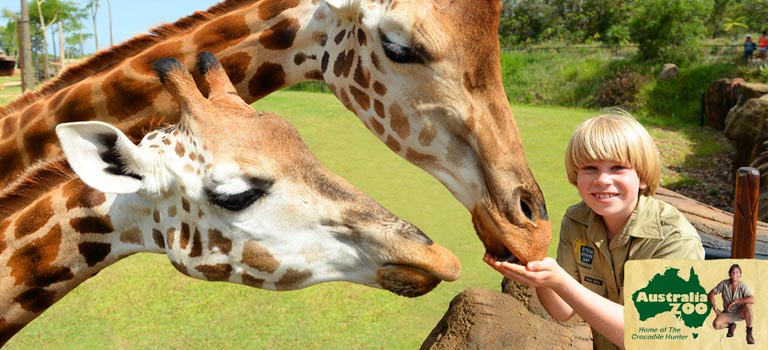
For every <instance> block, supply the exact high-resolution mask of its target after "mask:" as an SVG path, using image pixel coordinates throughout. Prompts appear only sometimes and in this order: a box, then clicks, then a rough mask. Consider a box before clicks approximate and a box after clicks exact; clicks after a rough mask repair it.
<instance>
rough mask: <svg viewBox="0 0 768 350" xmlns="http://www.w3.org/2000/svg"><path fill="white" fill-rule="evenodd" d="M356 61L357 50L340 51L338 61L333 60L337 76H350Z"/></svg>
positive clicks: (334, 72)
mask: <svg viewBox="0 0 768 350" xmlns="http://www.w3.org/2000/svg"><path fill="white" fill-rule="evenodd" d="M354 62H355V50H349V51H344V52H339V55H338V56H336V61H334V62H333V74H334V75H336V76H337V77H342V76H343V77H345V78H346V77H348V76H349V73H350V72H351V71H352V64H354Z"/></svg>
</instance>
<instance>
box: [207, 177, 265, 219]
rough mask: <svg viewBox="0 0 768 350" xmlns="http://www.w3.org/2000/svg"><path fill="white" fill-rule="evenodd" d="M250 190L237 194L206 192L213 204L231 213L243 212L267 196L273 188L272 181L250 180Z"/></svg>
mask: <svg viewBox="0 0 768 350" xmlns="http://www.w3.org/2000/svg"><path fill="white" fill-rule="evenodd" d="M249 183H250V186H251V187H249V188H248V189H246V190H244V191H242V192H237V193H221V192H216V191H211V190H206V191H205V192H206V194H207V195H208V201H209V202H211V204H213V205H216V206H219V207H222V208H224V209H227V210H231V211H241V210H243V209H245V208H248V207H250V206H251V205H252V204H253V203H256V201H258V200H259V199H261V198H262V197H264V196H265V195H267V190H269V188H270V187H271V186H272V181H270V180H263V179H250V180H249Z"/></svg>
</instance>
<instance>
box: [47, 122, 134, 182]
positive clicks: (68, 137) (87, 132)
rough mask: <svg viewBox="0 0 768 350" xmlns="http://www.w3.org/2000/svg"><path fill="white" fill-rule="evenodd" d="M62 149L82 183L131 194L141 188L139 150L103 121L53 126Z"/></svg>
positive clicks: (118, 131)
mask: <svg viewBox="0 0 768 350" xmlns="http://www.w3.org/2000/svg"><path fill="white" fill-rule="evenodd" d="M56 135H57V136H58V137H59V142H60V143H61V149H62V151H63V152H64V156H66V158H67V161H68V162H69V165H70V166H71V167H72V170H74V171H75V173H76V174H77V176H79V177H80V179H81V180H83V182H85V184H87V185H88V186H91V187H93V188H95V189H97V190H99V191H102V192H107V193H133V192H136V191H138V190H139V189H141V188H142V185H143V184H142V175H141V174H140V173H141V172H142V171H141V170H140V169H142V168H144V167H142V166H141V164H142V163H144V162H142V161H141V159H143V157H142V153H141V149H140V148H139V147H138V146H136V145H134V144H133V142H131V140H129V139H128V137H127V136H125V134H123V133H122V132H121V131H120V130H119V129H117V128H115V127H114V126H111V125H109V124H106V123H102V122H76V123H65V124H59V125H57V126H56Z"/></svg>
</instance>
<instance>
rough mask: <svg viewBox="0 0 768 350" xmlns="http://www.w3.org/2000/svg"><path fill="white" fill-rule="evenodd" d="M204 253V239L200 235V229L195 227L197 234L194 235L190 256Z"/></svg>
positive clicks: (193, 256)
mask: <svg viewBox="0 0 768 350" xmlns="http://www.w3.org/2000/svg"><path fill="white" fill-rule="evenodd" d="M202 255H203V241H202V239H201V237H200V231H199V230H198V229H197V228H195V234H194V235H193V236H192V249H191V250H190V252H189V256H190V257H192V258H196V257H199V256H202Z"/></svg>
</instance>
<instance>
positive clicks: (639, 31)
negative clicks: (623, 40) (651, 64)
mask: <svg viewBox="0 0 768 350" xmlns="http://www.w3.org/2000/svg"><path fill="white" fill-rule="evenodd" d="M635 6H636V7H635V15H634V16H633V17H632V19H631V20H630V24H629V29H630V37H631V39H632V41H634V42H636V43H637V44H638V45H639V54H640V58H641V59H643V60H660V61H665V62H673V63H676V64H678V65H684V64H687V63H691V62H695V61H696V60H697V59H698V58H699V56H700V54H701V44H700V43H699V39H698V38H701V37H703V36H704V34H705V27H704V23H705V19H706V18H707V16H708V15H709V14H710V13H711V10H712V1H707V0H646V1H639V2H635Z"/></svg>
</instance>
